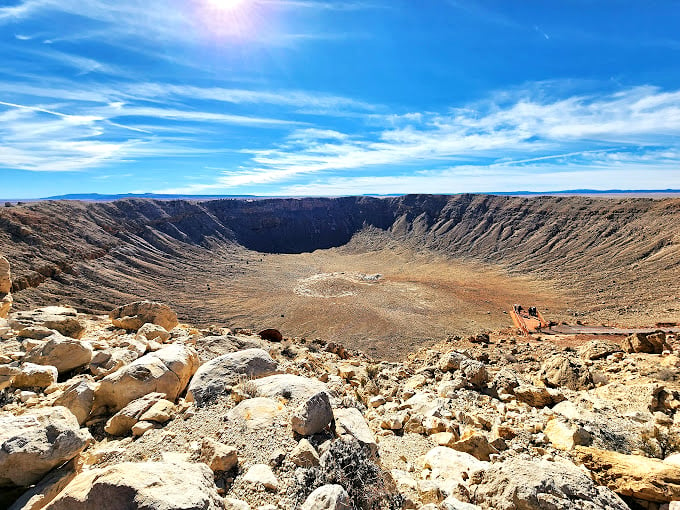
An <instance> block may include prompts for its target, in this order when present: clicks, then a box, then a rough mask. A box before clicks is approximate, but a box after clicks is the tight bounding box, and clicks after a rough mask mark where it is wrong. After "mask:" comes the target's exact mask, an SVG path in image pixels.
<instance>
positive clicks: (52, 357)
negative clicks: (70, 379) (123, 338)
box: [24, 333, 92, 374]
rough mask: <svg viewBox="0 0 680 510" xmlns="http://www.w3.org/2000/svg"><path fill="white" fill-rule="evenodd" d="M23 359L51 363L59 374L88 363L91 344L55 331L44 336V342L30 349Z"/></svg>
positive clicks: (45, 363) (90, 357)
mask: <svg viewBox="0 0 680 510" xmlns="http://www.w3.org/2000/svg"><path fill="white" fill-rule="evenodd" d="M24 360H25V361H28V362H31V363H35V364H37V365H51V366H53V367H56V368H57V371H58V372H59V373H60V374H61V373H64V372H69V371H71V370H73V369H74V368H78V367H82V366H84V365H87V364H88V363H90V361H92V345H91V344H90V343H89V342H84V341H80V340H76V339H74V338H68V337H65V336H62V335H61V334H59V333H55V334H53V335H51V336H49V337H47V338H45V343H44V344H41V345H37V346H36V347H34V348H33V349H31V350H30V351H29V352H28V353H27V354H26V356H25V357H24Z"/></svg>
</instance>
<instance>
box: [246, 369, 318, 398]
mask: <svg viewBox="0 0 680 510" xmlns="http://www.w3.org/2000/svg"><path fill="white" fill-rule="evenodd" d="M253 384H254V386H255V388H257V394H258V395H259V396H261V397H270V398H276V397H283V398H285V399H286V400H290V401H296V402H302V401H304V400H307V399H308V398H310V397H312V396H314V395H316V394H317V393H320V392H322V391H325V392H327V393H328V392H329V390H328V387H327V386H326V385H325V384H324V383H322V382H321V381H319V380H318V379H310V378H308V377H302V376H299V375H293V374H277V375H270V376H268V377H263V378H261V379H256V380H254V381H253Z"/></svg>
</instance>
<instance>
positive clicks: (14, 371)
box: [0, 363, 21, 390]
mask: <svg viewBox="0 0 680 510" xmlns="http://www.w3.org/2000/svg"><path fill="white" fill-rule="evenodd" d="M19 373H21V368H19V366H18V363H15V364H12V365H0V390H4V389H5V388H8V387H10V386H12V384H13V383H14V378H15V377H16V376H17V375H18V374H19Z"/></svg>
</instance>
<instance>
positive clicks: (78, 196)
mask: <svg viewBox="0 0 680 510" xmlns="http://www.w3.org/2000/svg"><path fill="white" fill-rule="evenodd" d="M122 198H153V199H155V200H179V199H187V200H192V199H196V200H208V199H216V198H256V197H255V195H169V194H158V193H123V194H119V195H102V194H100V193H70V194H68V195H56V196H53V197H46V198H43V199H41V200H93V201H99V200H103V201H109V200H120V199H122Z"/></svg>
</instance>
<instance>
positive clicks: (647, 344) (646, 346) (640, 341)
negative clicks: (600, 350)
mask: <svg viewBox="0 0 680 510" xmlns="http://www.w3.org/2000/svg"><path fill="white" fill-rule="evenodd" d="M621 347H622V348H623V350H624V351H626V352H644V353H648V354H661V353H662V352H663V351H664V350H666V349H670V346H669V345H668V344H667V343H666V335H665V334H664V333H663V332H662V331H659V332H657V333H635V334H633V335H630V336H629V337H627V338H626V339H625V340H623V341H622V342H621Z"/></svg>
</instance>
